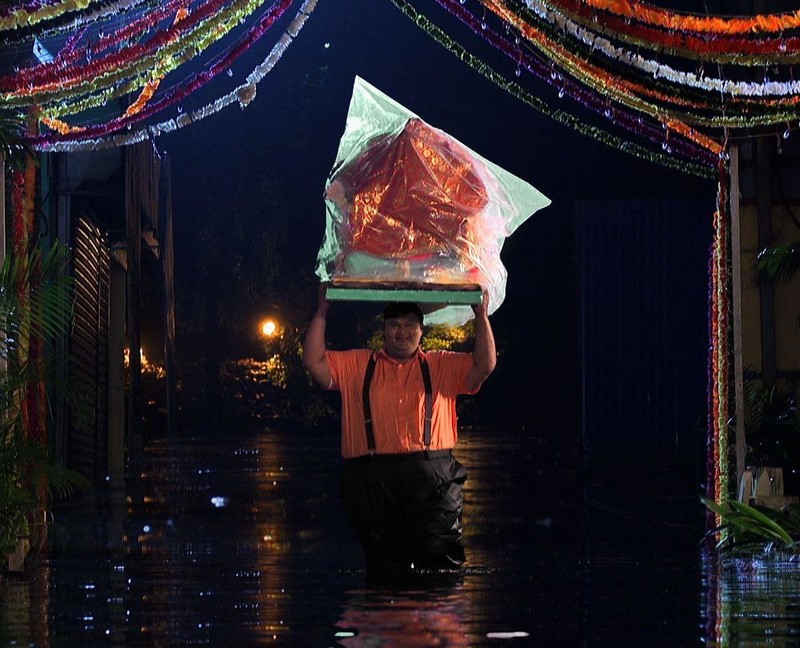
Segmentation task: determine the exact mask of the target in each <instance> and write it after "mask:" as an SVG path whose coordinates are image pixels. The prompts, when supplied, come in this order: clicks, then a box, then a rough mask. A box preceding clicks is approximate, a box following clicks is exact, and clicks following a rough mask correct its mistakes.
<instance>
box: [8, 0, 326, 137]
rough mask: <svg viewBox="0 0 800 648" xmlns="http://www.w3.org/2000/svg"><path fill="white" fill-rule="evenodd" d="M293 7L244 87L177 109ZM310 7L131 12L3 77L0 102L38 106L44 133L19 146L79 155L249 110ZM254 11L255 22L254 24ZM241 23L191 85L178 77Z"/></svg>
mask: <svg viewBox="0 0 800 648" xmlns="http://www.w3.org/2000/svg"><path fill="white" fill-rule="evenodd" d="M296 3H297V4H299V5H300V6H299V9H298V12H297V14H296V16H295V17H294V19H292V20H291V21H290V22H289V23H288V24H286V23H284V25H285V26H284V31H283V35H282V36H280V37H279V38H278V40H277V42H276V44H275V45H274V46H273V48H272V50H271V51H270V53H269V55H268V56H267V58H266V59H265V60H264V62H263V63H262V64H261V65H260V66H258V67H257V68H256V69H255V70H253V73H252V74H251V75H250V76H249V77H248V78H247V81H246V83H244V84H242V85H240V86H238V87H236V88H235V89H234V90H232V91H229V92H227V93H226V94H224V95H223V96H222V97H220V98H219V99H217V100H216V101H213V102H212V103H210V104H208V105H206V106H205V107H204V108H200V109H196V110H192V111H184V110H183V109H182V106H183V105H184V104H185V103H186V102H188V101H190V98H191V96H192V95H193V94H194V93H195V92H196V91H197V90H199V89H200V88H202V87H205V86H206V85H208V84H209V83H210V82H211V81H213V80H214V79H216V78H219V76H220V75H221V73H223V72H226V71H228V74H229V75H230V69H231V66H232V65H233V64H234V63H235V62H236V60H237V59H238V58H239V57H240V56H241V55H242V54H243V53H244V52H246V51H247V50H248V49H249V48H250V47H251V46H252V45H253V44H254V43H256V42H258V41H260V40H261V39H263V38H264V37H265V36H266V35H267V34H268V33H270V32H271V29H272V28H273V27H274V26H275V25H278V24H280V22H281V21H282V19H283V17H284V14H285V13H286V12H287V10H288V9H290V8H291V6H292V5H293V4H296ZM315 6H316V0H313V1H305V2H299V3H298V2H297V0H272V1H271V2H267V0H238V1H236V2H229V1H227V0H169V1H168V2H164V3H160V4H156V5H154V6H153V7H151V8H149V9H145V8H142V7H138V8H137V10H136V11H134V12H132V13H131V15H129V16H126V18H125V19H124V20H117V21H115V22H113V24H112V25H109V26H110V27H111V29H106V30H104V31H103V32H102V33H100V32H98V31H97V28H96V26H95V27H93V34H94V37H92V38H89V37H88V36H85V35H83V34H79V33H75V34H72V35H71V36H70V37H69V38H67V41H66V43H64V45H63V47H62V48H61V49H60V50H58V51H57V54H56V55H55V56H54V57H52V60H50V61H49V62H45V63H38V64H29V65H28V66H26V67H22V68H21V69H19V70H18V71H16V72H15V73H14V74H6V75H3V76H0V102H2V104H3V105H5V106H9V107H16V108H17V109H19V110H23V109H26V108H27V107H28V106H36V108H37V112H38V114H39V115H40V124H41V125H42V132H41V134H38V135H34V136H29V137H28V138H26V139H27V141H28V143H29V144H31V145H33V146H34V147H35V148H39V149H41V150H85V148H97V147H105V146H118V145H120V142H122V141H124V142H134V141H141V140H142V139H144V138H145V137H153V136H155V135H156V134H159V133H162V132H169V131H171V130H176V129H177V128H180V127H182V126H183V125H186V124H188V123H191V122H193V121H197V120H198V119H202V118H204V117H205V116H208V115H210V114H213V113H214V112H217V111H218V110H221V109H222V108H223V107H225V106H227V105H230V104H231V103H233V102H238V103H239V105H241V106H242V107H244V106H246V105H247V104H248V103H249V102H250V101H252V99H253V98H254V97H255V93H256V85H257V83H258V82H259V81H260V80H261V79H262V78H263V76H264V75H265V74H266V73H267V72H269V71H270V70H271V69H272V66H274V65H275V63H276V62H277V61H278V59H280V57H281V56H282V54H283V52H284V51H285V50H286V48H287V47H288V46H289V44H290V43H291V42H292V40H293V39H294V37H295V36H296V35H297V33H298V32H299V31H300V30H301V29H302V27H303V25H304V24H305V21H306V19H307V18H308V16H309V15H310V14H311V12H312V11H313V10H314V8H315ZM259 10H260V14H261V15H260V16H257V17H255V18H254V19H253V18H251V15H253V14H256V13H259ZM248 20H249V22H250V25H249V26H248V27H247V28H246V29H245V31H243V32H241V33H240V35H239V36H238V37H237V39H236V42H234V43H231V44H228V46H227V47H226V48H225V50H224V51H223V52H222V53H220V54H217V55H215V56H214V57H213V58H212V59H210V60H209V61H207V62H206V63H205V64H204V66H203V68H202V69H200V70H198V71H197V72H195V73H193V74H191V75H190V76H189V77H188V78H184V79H178V78H175V75H176V74H178V73H179V72H180V70H181V69H183V68H182V66H183V64H184V63H186V62H188V61H189V60H193V59H197V58H199V57H201V56H202V55H203V53H204V52H205V51H206V50H207V49H208V48H209V47H210V46H211V45H213V44H215V43H216V42H218V41H219V40H220V39H222V38H224V37H225V36H226V35H227V34H228V33H229V32H230V31H231V30H232V29H233V28H234V27H236V26H237V25H238V24H240V23H241V22H245V21H248ZM54 51H55V50H54ZM167 84H168V85H167ZM132 92H138V96H137V97H136V98H135V99H134V100H133V101H132V102H131V103H130V104H129V105H127V106H120V107H119V108H118V110H119V113H118V114H117V115H112V116H111V117H110V118H108V117H106V119H105V120H103V121H97V118H96V116H95V115H96V114H97V111H98V110H99V111H100V113H99V114H101V115H102V114H104V113H105V114H106V115H107V114H108V113H109V112H110V108H111V106H112V105H114V104H115V100H117V99H118V98H120V97H122V96H124V95H128V94H129V93H132ZM175 106H177V107H178V111H177V115H172V116H171V118H169V119H166V120H162V121H161V122H158V123H152V122H153V118H154V117H156V116H157V115H159V114H163V113H164V112H165V111H167V110H168V109H169V108H171V107H175ZM90 111H95V112H90ZM84 114H86V115H87V116H89V115H91V116H93V117H94V119H95V123H94V124H91V123H87V120H86V118H85V117H83V118H82V116H83V115H84ZM136 124H142V127H141V130H136V131H133V130H131V129H132V127H133V126H135V125H136ZM84 147H85V148H84Z"/></svg>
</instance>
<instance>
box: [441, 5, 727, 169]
mask: <svg viewBox="0 0 800 648" xmlns="http://www.w3.org/2000/svg"><path fill="white" fill-rule="evenodd" d="M437 2H438V3H439V4H440V5H441V6H442V7H443V8H444V9H446V10H447V11H448V12H449V13H450V14H452V15H453V16H455V17H456V18H458V19H459V20H460V21H461V22H463V23H464V24H465V25H467V26H468V27H469V28H470V29H471V30H472V31H473V33H475V34H476V35H478V36H480V37H481V38H483V39H484V40H485V41H486V42H487V43H489V44H490V45H492V46H494V47H496V48H497V49H498V50H500V51H501V52H503V53H504V54H505V55H506V56H508V57H509V58H510V59H512V60H513V61H514V62H515V63H516V65H517V75H519V74H520V72H521V71H522V70H525V71H526V72H530V73H531V74H533V75H534V76H536V77H538V78H539V79H540V80H542V81H544V82H545V83H548V84H550V85H551V86H554V87H556V88H557V90H558V96H559V97H563V96H569V97H570V98H572V99H574V100H576V101H578V102H579V103H581V104H582V105H583V106H584V107H586V108H588V109H590V110H592V111H594V112H595V113H597V114H598V115H602V116H603V117H604V118H607V119H612V120H613V121H614V123H615V124H616V125H618V126H622V127H623V128H625V129H627V130H629V131H631V132H633V133H636V134H637V135H639V136H640V137H644V138H646V139H649V140H650V141H652V142H654V143H655V144H656V145H659V146H661V147H662V149H663V150H664V151H666V152H668V153H671V154H677V155H681V156H684V157H687V158H689V159H691V160H695V161H698V160H708V162H709V164H713V165H714V166H716V157H715V156H717V155H719V152H720V147H719V145H718V144H717V143H716V142H710V141H703V149H698V148H697V147H696V146H695V144H692V143H691V142H685V141H683V140H682V139H681V138H680V137H678V138H672V139H671V140H670V138H669V133H668V132H666V133H665V127H667V126H668V124H665V123H659V124H650V123H648V122H646V121H645V120H644V119H643V118H642V117H641V116H639V115H634V114H633V113H629V112H627V111H626V110H624V109H620V108H616V109H613V110H612V109H611V108H610V107H609V104H608V101H607V100H606V99H605V98H604V97H603V96H602V95H601V94H599V93H595V92H591V91H589V90H588V89H586V88H584V87H583V86H581V85H580V84H578V83H576V82H574V81H572V80H571V79H570V78H569V77H564V75H563V74H561V73H559V72H555V71H554V70H553V68H552V67H550V66H548V65H547V64H546V63H544V62H543V61H541V60H540V59H538V58H535V57H531V56H528V55H527V54H526V53H525V52H524V51H523V50H522V49H521V48H520V45H519V39H517V41H516V42H515V43H514V44H512V43H511V41H510V40H509V39H507V38H505V37H503V36H501V35H500V34H499V33H497V32H495V31H494V30H493V29H492V28H491V27H490V26H489V25H488V24H487V23H486V22H485V21H483V20H479V19H478V18H477V17H476V16H474V15H473V14H471V13H470V12H469V10H468V9H467V8H466V7H465V6H464V4H463V3H461V2H460V1H456V0H437ZM673 123H675V122H672V121H671V122H669V124H673ZM673 129H674V130H675V131H676V132H678V131H680V132H681V133H685V134H687V135H688V134H690V133H691V134H693V132H692V131H691V129H687V128H686V127H685V126H684V125H682V124H681V125H679V126H674V127H673ZM709 150H710V151H713V154H712V155H708V154H707V153H708V151H709Z"/></svg>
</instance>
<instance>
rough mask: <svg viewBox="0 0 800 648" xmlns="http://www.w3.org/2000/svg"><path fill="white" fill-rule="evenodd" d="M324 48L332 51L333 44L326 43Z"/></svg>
mask: <svg viewBox="0 0 800 648" xmlns="http://www.w3.org/2000/svg"><path fill="white" fill-rule="evenodd" d="M323 47H324V48H325V49H330V48H331V44H330V43H325V45H323Z"/></svg>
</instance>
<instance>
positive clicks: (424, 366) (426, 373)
mask: <svg viewBox="0 0 800 648" xmlns="http://www.w3.org/2000/svg"><path fill="white" fill-rule="evenodd" d="M417 357H418V358H419V368H420V369H421V370H422V382H423V384H424V385H425V426H424V428H423V437H422V439H423V444H424V445H425V451H426V452H427V450H428V447H429V446H430V445H431V419H432V418H433V387H432V386H431V370H430V369H429V368H428V361H427V360H426V359H425V358H423V357H422V356H417Z"/></svg>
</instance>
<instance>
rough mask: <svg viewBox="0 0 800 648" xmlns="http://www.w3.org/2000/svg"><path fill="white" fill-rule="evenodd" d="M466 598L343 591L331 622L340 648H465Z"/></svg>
mask: <svg viewBox="0 0 800 648" xmlns="http://www.w3.org/2000/svg"><path fill="white" fill-rule="evenodd" d="M469 607H470V606H469V597H468V596H467V593H466V591H465V590H464V588H463V586H461V587H454V588H452V589H446V588H445V589H437V588H433V589H429V588H426V589H424V590H413V589H412V590H380V589H359V590H353V591H351V592H347V603H346V606H345V608H344V610H343V612H342V615H341V617H340V619H339V621H337V623H336V627H337V632H336V638H337V639H338V643H339V645H342V646H354V647H358V646H454V647H459V646H462V647H463V646H471V645H475V644H474V643H473V642H472V641H471V640H470V637H469V636H468V634H467V627H468V626H467V620H468V619H469V618H470V616H471V615H470V609H469Z"/></svg>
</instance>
